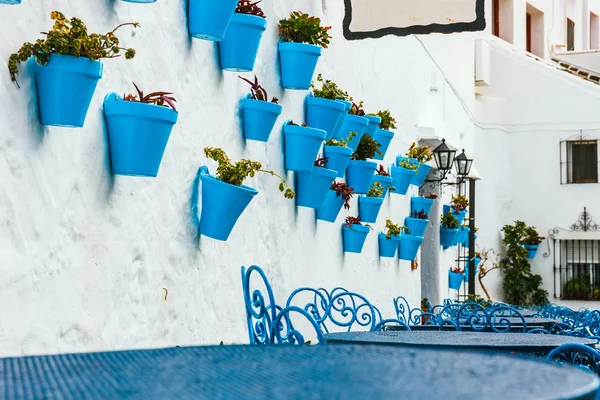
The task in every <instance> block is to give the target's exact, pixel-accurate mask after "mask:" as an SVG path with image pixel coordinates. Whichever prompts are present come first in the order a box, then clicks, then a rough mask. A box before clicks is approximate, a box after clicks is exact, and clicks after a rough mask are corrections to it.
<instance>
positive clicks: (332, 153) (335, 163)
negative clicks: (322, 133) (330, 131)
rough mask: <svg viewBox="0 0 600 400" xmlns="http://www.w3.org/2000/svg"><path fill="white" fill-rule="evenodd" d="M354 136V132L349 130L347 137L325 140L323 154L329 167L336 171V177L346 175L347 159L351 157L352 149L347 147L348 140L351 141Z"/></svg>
mask: <svg viewBox="0 0 600 400" xmlns="http://www.w3.org/2000/svg"><path fill="white" fill-rule="evenodd" d="M355 136H356V133H354V132H350V136H348V138H347V139H329V140H326V141H325V145H324V146H323V155H324V157H326V158H327V165H328V166H329V168H331V169H333V170H336V171H337V177H338V178H343V177H344V176H345V175H346V168H347V167H348V161H350V157H352V149H351V148H349V147H348V142H351V141H352V138H353V137H355Z"/></svg>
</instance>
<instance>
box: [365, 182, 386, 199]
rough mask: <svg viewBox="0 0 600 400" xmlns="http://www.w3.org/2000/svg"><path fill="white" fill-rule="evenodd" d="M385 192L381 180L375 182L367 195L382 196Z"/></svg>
mask: <svg viewBox="0 0 600 400" xmlns="http://www.w3.org/2000/svg"><path fill="white" fill-rule="evenodd" d="M382 194H383V186H381V183H379V182H373V184H372V185H371V187H370V188H369V191H368V192H367V197H381V195H382Z"/></svg>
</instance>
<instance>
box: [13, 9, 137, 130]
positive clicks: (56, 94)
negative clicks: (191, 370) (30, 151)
mask: <svg viewBox="0 0 600 400" xmlns="http://www.w3.org/2000/svg"><path fill="white" fill-rule="evenodd" d="M50 19H52V20H53V21H54V26H53V27H52V29H51V30H50V31H48V32H44V33H43V34H44V35H46V38H45V39H38V40H36V41H35V43H24V44H23V45H22V46H21V48H20V49H19V51H18V52H16V53H14V54H11V55H10V57H9V59H8V71H9V72H10V77H11V79H12V80H13V82H15V83H16V84H17V86H19V85H18V83H17V75H18V73H19V68H18V65H19V64H20V63H22V62H26V61H28V60H29V62H30V63H31V64H32V65H33V70H34V75H35V83H36V88H37V94H38V103H39V111H40V118H41V123H42V124H43V125H53V126H65V127H82V126H83V124H84V122H85V117H86V115H87V111H88V108H89V106H90V102H91V100H92V97H93V96H94V91H95V90H96V85H97V83H98V80H99V79H100V78H102V70H103V64H102V62H100V61H99V60H101V59H104V58H116V57H120V56H121V55H122V54H123V53H124V55H125V58H126V59H131V58H133V57H134V56H135V50H134V49H125V48H122V47H120V46H119V39H118V38H117V36H116V34H115V33H116V31H117V30H119V29H120V28H122V27H124V26H129V25H131V26H133V27H138V26H139V24H138V23H137V22H132V23H123V24H120V25H118V26H117V27H116V28H115V29H113V30H112V31H110V32H108V33H106V34H103V35H102V34H97V33H92V34H88V31H87V27H86V26H85V24H84V23H83V22H82V21H81V20H80V19H79V18H71V19H70V20H69V19H67V18H66V17H65V16H64V14H62V13H60V12H58V11H52V12H51V13H50Z"/></svg>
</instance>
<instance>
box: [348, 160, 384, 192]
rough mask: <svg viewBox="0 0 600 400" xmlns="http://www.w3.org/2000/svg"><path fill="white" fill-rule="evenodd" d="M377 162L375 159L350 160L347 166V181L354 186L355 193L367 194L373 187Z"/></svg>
mask: <svg viewBox="0 0 600 400" xmlns="http://www.w3.org/2000/svg"><path fill="white" fill-rule="evenodd" d="M376 169H377V163H375V162H373V161H361V160H350V161H348V168H346V183H347V184H348V186H350V187H351V188H354V193H357V194H365V193H367V192H368V191H369V189H370V188H371V181H372V180H373V174H374V173H375V170H376Z"/></svg>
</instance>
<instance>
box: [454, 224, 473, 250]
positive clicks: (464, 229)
mask: <svg viewBox="0 0 600 400" xmlns="http://www.w3.org/2000/svg"><path fill="white" fill-rule="evenodd" d="M469 232H471V228H469V227H468V226H461V227H460V228H459V231H458V235H457V240H456V244H459V243H460V244H461V245H463V246H464V244H465V242H466V241H467V240H469Z"/></svg>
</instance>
